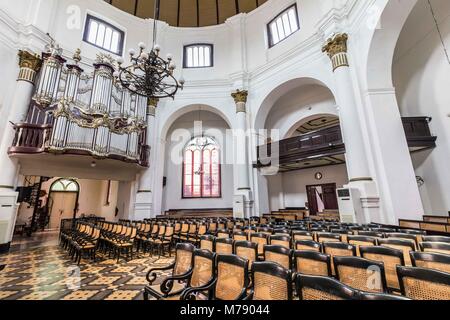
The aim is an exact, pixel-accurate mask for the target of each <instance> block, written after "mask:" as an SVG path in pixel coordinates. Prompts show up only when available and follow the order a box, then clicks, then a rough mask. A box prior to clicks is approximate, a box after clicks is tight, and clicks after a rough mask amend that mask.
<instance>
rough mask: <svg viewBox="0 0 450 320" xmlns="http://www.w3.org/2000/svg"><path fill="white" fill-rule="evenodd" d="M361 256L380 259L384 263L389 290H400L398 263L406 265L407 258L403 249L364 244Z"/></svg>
mask: <svg viewBox="0 0 450 320" xmlns="http://www.w3.org/2000/svg"><path fill="white" fill-rule="evenodd" d="M360 251H361V257H362V258H364V259H368V260H372V261H379V262H382V263H383V264H384V272H385V276H386V284H387V287H388V289H389V291H400V284H399V282H398V276H397V265H400V266H404V265H405V258H404V256H403V251H401V250H398V249H393V248H388V247H374V246H368V247H366V246H362V247H360Z"/></svg>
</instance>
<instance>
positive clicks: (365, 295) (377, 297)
mask: <svg viewBox="0 0 450 320" xmlns="http://www.w3.org/2000/svg"><path fill="white" fill-rule="evenodd" d="M357 297H358V300H367V301H391V300H392V301H410V300H411V299H408V298H406V297H403V296H399V295H394V294H386V293H371V292H363V291H359V292H358V294H357Z"/></svg>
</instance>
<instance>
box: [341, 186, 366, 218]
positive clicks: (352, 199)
mask: <svg viewBox="0 0 450 320" xmlns="http://www.w3.org/2000/svg"><path fill="white" fill-rule="evenodd" d="M336 192H337V198H338V205H339V215H340V218H341V222H344V223H361V224H364V223H367V221H366V219H365V216H364V212H363V208H362V205H361V195H360V193H359V190H358V189H352V188H342V189H337V191H336Z"/></svg>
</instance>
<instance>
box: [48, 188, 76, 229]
mask: <svg viewBox="0 0 450 320" xmlns="http://www.w3.org/2000/svg"><path fill="white" fill-rule="evenodd" d="M51 197H52V202H53V204H52V207H51V212H50V223H49V228H50V229H59V227H60V225H61V220H62V219H72V218H73V214H74V210H75V205H76V201H77V193H76V192H52V195H51Z"/></svg>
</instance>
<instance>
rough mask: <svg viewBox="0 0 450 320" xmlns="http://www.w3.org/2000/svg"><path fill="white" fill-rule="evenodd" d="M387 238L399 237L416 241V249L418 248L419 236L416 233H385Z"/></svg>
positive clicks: (399, 238)
mask: <svg viewBox="0 0 450 320" xmlns="http://www.w3.org/2000/svg"><path fill="white" fill-rule="evenodd" d="M385 236H386V238H387V239H398V240H409V241H411V242H412V243H414V250H417V249H418V246H419V244H418V242H417V236H416V235H414V234H408V233H398V232H394V233H386V234H385Z"/></svg>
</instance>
